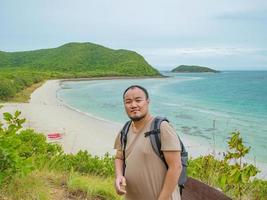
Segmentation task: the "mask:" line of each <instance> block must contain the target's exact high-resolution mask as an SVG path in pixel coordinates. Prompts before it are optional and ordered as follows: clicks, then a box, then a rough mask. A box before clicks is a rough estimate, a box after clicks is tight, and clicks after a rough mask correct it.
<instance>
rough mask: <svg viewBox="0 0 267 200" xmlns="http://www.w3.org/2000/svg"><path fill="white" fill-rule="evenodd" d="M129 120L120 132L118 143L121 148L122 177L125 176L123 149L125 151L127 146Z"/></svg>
mask: <svg viewBox="0 0 267 200" xmlns="http://www.w3.org/2000/svg"><path fill="white" fill-rule="evenodd" d="M131 122H132V121H131V120H130V121H127V122H126V123H125V124H124V126H123V128H122V130H121V132H120V142H121V147H122V153H123V175H124V174H125V168H126V163H125V149H126V144H127V134H128V132H129V128H130V125H131Z"/></svg>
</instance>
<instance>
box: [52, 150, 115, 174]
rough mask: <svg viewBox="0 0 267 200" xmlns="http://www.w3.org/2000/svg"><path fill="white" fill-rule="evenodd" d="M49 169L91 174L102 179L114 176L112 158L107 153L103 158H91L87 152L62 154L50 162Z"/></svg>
mask: <svg viewBox="0 0 267 200" xmlns="http://www.w3.org/2000/svg"><path fill="white" fill-rule="evenodd" d="M50 164H51V166H50V168H51V169H57V170H60V171H69V172H70V171H75V172H79V173H81V174H91V175H97V176H103V177H110V176H113V175H114V157H111V156H110V155H109V154H108V153H107V154H105V156H104V157H103V158H101V157H98V156H92V155H91V154H89V153H88V152H87V151H79V152H78V153H77V154H75V155H74V154H62V155H60V156H58V157H57V158H55V160H53V161H51V162H50Z"/></svg>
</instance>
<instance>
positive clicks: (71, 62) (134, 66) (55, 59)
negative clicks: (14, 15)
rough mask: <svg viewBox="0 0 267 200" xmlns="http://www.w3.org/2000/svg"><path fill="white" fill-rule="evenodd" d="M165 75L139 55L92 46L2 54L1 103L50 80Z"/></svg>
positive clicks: (76, 44)
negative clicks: (36, 84) (32, 86)
mask: <svg viewBox="0 0 267 200" xmlns="http://www.w3.org/2000/svg"><path fill="white" fill-rule="evenodd" d="M110 76H161V75H160V73H159V72H158V71H157V70H156V69H154V68H153V67H152V66H151V65H149V64H148V63H147V62H146V60H145V59H144V58H143V57H142V56H141V55H139V54H137V53H136V52H133V51H128V50H113V49H109V48H106V47H103V46H100V45H97V44H92V43H68V44H65V45H63V46H60V47H58V48H52V49H41V50H34V51H24V52H3V51H0V100H2V101H3V100H4V101H6V100H10V99H11V98H13V97H14V96H15V95H16V94H17V93H18V92H20V91H22V90H23V89H25V88H27V87H29V86H31V85H33V84H34V83H39V82H41V81H43V80H47V79H58V78H81V77H82V78H87V77H110Z"/></svg>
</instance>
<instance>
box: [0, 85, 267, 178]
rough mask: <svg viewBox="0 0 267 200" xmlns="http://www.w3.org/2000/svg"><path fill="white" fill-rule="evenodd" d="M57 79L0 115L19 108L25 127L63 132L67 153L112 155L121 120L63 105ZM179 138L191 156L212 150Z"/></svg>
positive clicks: (266, 168)
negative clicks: (80, 152) (115, 120)
mask: <svg viewBox="0 0 267 200" xmlns="http://www.w3.org/2000/svg"><path fill="white" fill-rule="evenodd" d="M60 83H61V81H60V80H49V81H47V82H46V83H44V84H43V86H41V87H40V88H38V89H36V90H35V91H34V92H33V93H32V95H31V99H30V102H29V103H4V104H2V105H4V107H3V108H2V109H0V115H1V116H0V119H1V118H2V113H4V112H10V113H14V112H15V111H16V110H19V111H21V112H22V117H25V118H26V119H27V121H26V122H25V124H24V127H25V128H32V129H35V130H36V131H38V132H41V133H44V134H45V135H47V134H49V133H54V132H59V133H62V136H63V137H62V139H59V140H56V142H58V143H60V144H61V145H62V146H63V149H64V151H65V152H66V153H76V152H78V151H79V150H87V151H88V152H89V153H90V154H92V155H99V156H103V155H104V154H105V153H107V152H108V153H110V154H111V155H114V153H115V151H114V149H113V144H114V140H115V137H116V134H117V133H118V132H119V131H120V129H121V127H122V126H123V124H119V123H116V122H111V121H108V120H105V119H100V118H97V117H95V116H93V115H91V114H90V113H83V112H79V111H78V110H75V109H74V108H71V107H70V106H68V105H65V104H64V103H63V102H62V101H61V100H60V99H58V98H57V90H59V89H60ZM182 139H183V142H184V144H185V146H186V149H187V151H188V152H189V155H190V156H191V157H193V158H195V157H197V156H200V155H207V154H209V153H212V152H213V149H214V148H213V147H212V146H206V145H201V144H199V143H197V142H194V141H192V140H190V139H189V138H187V137H183V136H182ZM50 141H55V140H50ZM219 156H220V155H219ZM253 164H255V163H253ZM256 164H257V166H258V167H259V168H260V169H261V170H262V173H261V174H260V176H259V177H261V178H265V179H266V178H267V166H266V164H261V163H256Z"/></svg>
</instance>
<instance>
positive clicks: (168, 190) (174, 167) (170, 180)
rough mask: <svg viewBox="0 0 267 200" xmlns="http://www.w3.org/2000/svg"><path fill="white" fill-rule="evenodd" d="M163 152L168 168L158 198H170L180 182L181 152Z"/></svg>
mask: <svg viewBox="0 0 267 200" xmlns="http://www.w3.org/2000/svg"><path fill="white" fill-rule="evenodd" d="M163 154H164V158H165V160H166V163H167V165H168V170H167V173H166V176H165V180H164V184H163V188H162V190H161V192H160V195H159V198H158V200H169V199H170V198H171V195H172V193H173V191H174V189H175V187H176V186H177V184H178V179H179V176H180V174H181V171H182V165H181V152H180V151H163Z"/></svg>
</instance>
